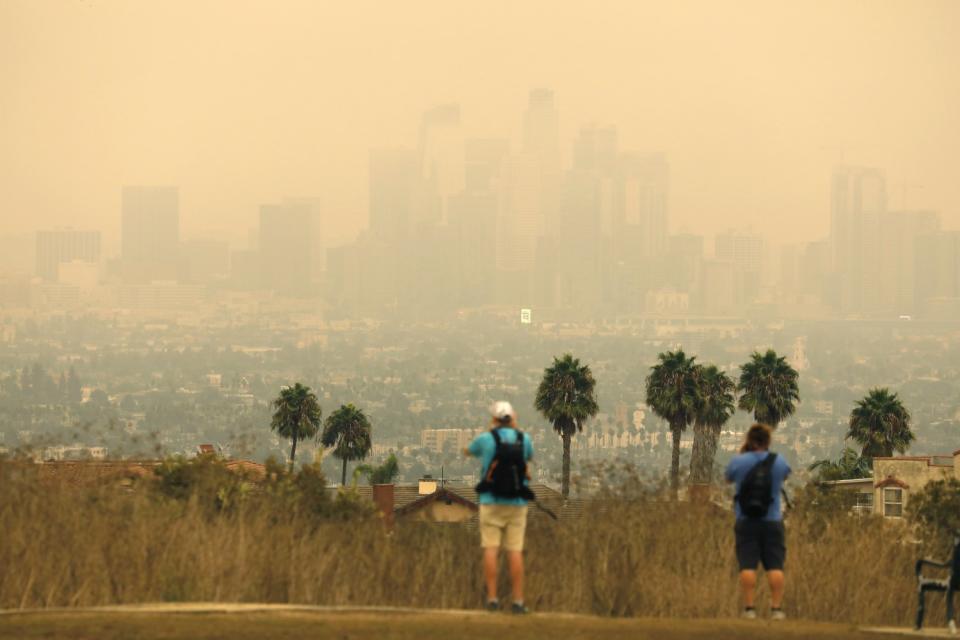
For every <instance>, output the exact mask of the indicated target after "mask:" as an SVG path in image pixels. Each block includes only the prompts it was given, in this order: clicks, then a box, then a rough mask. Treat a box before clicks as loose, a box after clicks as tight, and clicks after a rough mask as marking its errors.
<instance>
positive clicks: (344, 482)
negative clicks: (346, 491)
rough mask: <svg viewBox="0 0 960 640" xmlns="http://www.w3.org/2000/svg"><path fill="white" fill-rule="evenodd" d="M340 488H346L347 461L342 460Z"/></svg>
mask: <svg viewBox="0 0 960 640" xmlns="http://www.w3.org/2000/svg"><path fill="white" fill-rule="evenodd" d="M340 486H341V487H345V486H347V459H346V458H344V459H343V473H342V474H341V476H340Z"/></svg>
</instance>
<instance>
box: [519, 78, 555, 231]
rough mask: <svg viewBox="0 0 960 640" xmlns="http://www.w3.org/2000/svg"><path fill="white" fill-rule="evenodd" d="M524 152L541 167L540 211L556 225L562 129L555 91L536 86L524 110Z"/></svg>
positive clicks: (550, 224) (549, 224)
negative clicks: (555, 101) (554, 95)
mask: <svg viewBox="0 0 960 640" xmlns="http://www.w3.org/2000/svg"><path fill="white" fill-rule="evenodd" d="M522 132H523V145H522V147H521V154H522V155H524V156H527V157H530V158H533V159H534V160H535V162H536V163H537V165H538V166H539V168H540V211H541V215H542V216H543V220H544V224H545V227H546V229H547V230H551V229H553V228H554V227H555V226H557V224H558V221H557V215H558V211H559V206H560V182H561V176H562V169H561V160H560V129H559V118H558V115H557V108H556V106H555V104H554V99H553V91H551V90H549V89H534V90H533V91H531V92H530V98H529V102H528V103H527V108H526V110H524V112H523V123H522Z"/></svg>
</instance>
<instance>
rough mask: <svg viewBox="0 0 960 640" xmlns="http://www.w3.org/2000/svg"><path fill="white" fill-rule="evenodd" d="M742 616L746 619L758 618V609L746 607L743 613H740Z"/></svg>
mask: <svg viewBox="0 0 960 640" xmlns="http://www.w3.org/2000/svg"><path fill="white" fill-rule="evenodd" d="M740 617H741V618H743V619H744V620H756V619H757V610H756V609H754V608H752V607H751V608H750V609H744V610H743V613H741V614H740Z"/></svg>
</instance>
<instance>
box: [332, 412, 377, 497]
mask: <svg viewBox="0 0 960 640" xmlns="http://www.w3.org/2000/svg"><path fill="white" fill-rule="evenodd" d="M370 430H371V427H370V421H369V420H367V416H365V415H364V413H363V411H361V410H360V409H358V408H357V407H355V406H353V405H352V404H345V405H342V406H341V407H340V408H339V409H337V410H336V411H334V412H333V413H331V414H330V415H329V416H327V419H326V421H325V422H324V423H323V435H322V436H320V442H321V443H322V444H323V446H325V447H335V448H334V450H333V455H334V457H336V458H339V459H340V460H341V461H342V462H343V473H342V474H341V476H340V484H341V485H346V484H347V462H349V461H351V460H362V459H364V458H366V457H367V455H368V454H369V453H370V448H371V446H372V442H371V437H370Z"/></svg>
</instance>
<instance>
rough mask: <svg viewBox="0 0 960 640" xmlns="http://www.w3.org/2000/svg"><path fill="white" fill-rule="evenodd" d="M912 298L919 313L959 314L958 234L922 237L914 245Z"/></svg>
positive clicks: (929, 314)
mask: <svg viewBox="0 0 960 640" xmlns="http://www.w3.org/2000/svg"><path fill="white" fill-rule="evenodd" d="M915 263H916V273H915V280H914V281H915V283H916V285H915V296H916V302H917V305H916V309H917V311H918V312H919V313H921V314H923V315H926V316H934V317H944V318H946V317H954V318H955V317H957V314H958V313H960V231H939V232H934V233H927V234H922V235H920V236H918V237H917V241H916V260H915Z"/></svg>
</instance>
